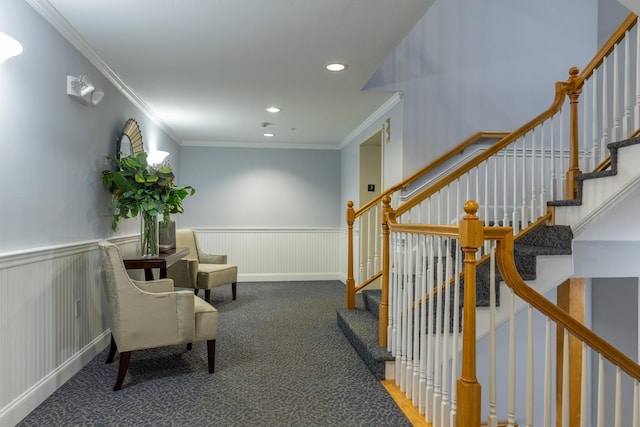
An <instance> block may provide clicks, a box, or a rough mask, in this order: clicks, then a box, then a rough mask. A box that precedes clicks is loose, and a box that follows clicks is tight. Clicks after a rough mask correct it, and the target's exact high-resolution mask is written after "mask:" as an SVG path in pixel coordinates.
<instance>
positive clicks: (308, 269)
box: [195, 228, 346, 281]
mask: <svg viewBox="0 0 640 427" xmlns="http://www.w3.org/2000/svg"><path fill="white" fill-rule="evenodd" d="M195 230H196V235H197V236H198V242H199V244H200V246H201V247H202V250H204V251H205V252H209V253H214V254H227V256H228V258H227V259H228V262H229V263H230V264H236V265H238V280H239V281H277V280H344V278H345V277H346V270H345V269H346V267H343V266H344V265H346V249H345V248H346V231H345V230H343V229H340V228H231V229H229V228H197V229H195Z"/></svg>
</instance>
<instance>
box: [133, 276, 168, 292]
mask: <svg viewBox="0 0 640 427" xmlns="http://www.w3.org/2000/svg"><path fill="white" fill-rule="evenodd" d="M132 281H133V283H135V285H136V286H137V287H139V288H140V289H142V290H143V291H145V292H151V293H154V294H157V293H159V292H173V280H171V279H158V280H148V281H144V280H133V279H132Z"/></svg>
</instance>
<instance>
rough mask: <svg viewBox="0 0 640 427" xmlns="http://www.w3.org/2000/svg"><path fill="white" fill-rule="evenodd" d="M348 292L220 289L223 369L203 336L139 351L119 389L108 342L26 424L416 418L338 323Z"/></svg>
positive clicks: (314, 286)
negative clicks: (212, 362) (210, 366)
mask: <svg viewBox="0 0 640 427" xmlns="http://www.w3.org/2000/svg"><path fill="white" fill-rule="evenodd" d="M344 301H345V288H344V285H342V283H340V282H338V281H327V282H322V281H318V282H285V283H271V282H264V283H238V299H237V300H236V301H232V300H231V289H229V287H228V286H225V287H222V288H218V289H215V290H214V291H213V292H212V303H213V304H214V305H215V306H216V308H217V309H218V310H219V312H220V326H219V330H218V339H217V343H216V347H217V348H216V372H215V373H213V374H208V373H207V363H206V347H205V344H204V343H196V344H194V345H193V349H192V350H191V351H187V350H186V346H174V347H166V348H160V349H151V350H145V351H138V352H134V353H133V356H132V358H131V365H130V367H129V372H128V374H127V377H126V378H125V382H124V385H123V388H122V390H120V391H118V392H114V391H112V387H113V383H114V381H115V378H116V371H117V366H118V364H117V360H116V362H114V363H112V364H110V365H105V363H104V361H105V358H106V350H105V351H103V352H102V353H101V354H99V355H98V356H97V357H96V358H95V359H94V360H92V361H91V362H90V363H89V364H88V365H87V366H86V367H85V368H84V369H82V371H80V372H79V373H78V374H77V375H75V376H74V377H73V378H72V379H70V380H69V381H68V382H67V383H66V384H64V385H63V386H62V387H61V388H60V389H59V390H57V391H56V392H55V393H54V394H53V395H51V396H50V397H49V398H48V399H47V400H46V401H45V402H43V403H42V405H40V406H39V407H38V408H36V409H35V410H34V411H33V412H32V413H31V414H29V416H27V417H26V418H25V419H24V420H23V421H22V423H21V424H19V425H21V426H410V425H411V424H410V423H409V422H408V420H407V419H406V418H405V417H404V415H403V414H402V412H401V411H400V410H399V409H398V408H397V406H396V405H395V403H394V402H393V400H392V399H391V398H390V397H389V395H388V394H387V393H386V391H385V390H384V388H383V387H382V385H381V384H380V383H379V382H378V380H376V378H375V377H374V376H373V374H372V373H371V372H370V371H369V370H368V369H367V367H366V366H365V365H364V363H363V362H362V360H361V359H360V358H359V356H358V355H357V354H356V353H355V351H354V349H353V347H352V346H351V345H350V344H349V343H348V342H347V340H346V338H345V337H344V335H343V334H342V332H341V331H340V330H339V329H338V326H337V322H336V309H337V308H338V307H343V306H344V304H345V302H344Z"/></svg>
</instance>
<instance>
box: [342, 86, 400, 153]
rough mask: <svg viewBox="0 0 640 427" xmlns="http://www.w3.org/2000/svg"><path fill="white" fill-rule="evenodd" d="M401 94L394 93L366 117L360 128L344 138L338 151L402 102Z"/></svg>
mask: <svg viewBox="0 0 640 427" xmlns="http://www.w3.org/2000/svg"><path fill="white" fill-rule="evenodd" d="M402 95H403V93H402V92H396V93H394V94H393V95H392V96H391V98H389V99H387V101H386V102H385V103H384V104H382V105H381V106H380V107H379V108H378V109H377V110H376V111H374V112H373V113H372V114H371V115H370V116H369V117H367V118H366V119H365V120H364V121H363V122H362V123H360V126H358V127H357V128H355V129H354V130H353V131H352V132H351V133H350V134H349V135H347V137H346V138H344V139H343V140H342V143H341V144H340V145H339V147H338V149H340V150H341V149H343V148H344V147H346V146H347V145H349V144H350V143H351V142H353V140H354V139H355V138H356V137H357V136H358V135H359V134H361V133H362V132H364V131H365V130H366V129H367V128H368V127H369V126H371V125H374V124H375V123H376V122H377V121H378V120H380V118H381V117H382V116H383V115H385V114H386V113H388V112H389V110H391V109H392V108H393V107H395V106H396V105H397V104H398V103H399V102H400V101H402Z"/></svg>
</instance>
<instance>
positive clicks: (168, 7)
mask: <svg viewBox="0 0 640 427" xmlns="http://www.w3.org/2000/svg"><path fill="white" fill-rule="evenodd" d="M27 1H28V2H29V4H31V5H32V6H33V7H34V9H36V10H37V11H38V12H40V14H42V15H43V16H44V17H45V18H46V19H47V20H48V21H49V22H50V23H51V24H52V25H53V26H54V27H55V28H57V29H58V30H59V31H60V32H61V33H62V34H63V35H64V36H65V37H67V38H68V39H69V40H70V41H71V42H72V43H73V44H74V45H75V46H76V47H78V48H79V49H80V50H81V51H82V52H83V53H84V54H85V55H86V56H87V57H88V58H89V59H90V60H91V61H92V63H94V65H97V66H98V68H99V69H101V70H102V71H103V73H105V75H107V77H109V78H110V79H111V80H112V81H114V82H116V83H117V85H120V86H123V91H125V92H126V93H127V92H128V93H130V94H131V96H132V99H134V100H137V102H138V103H139V104H140V105H143V106H144V107H145V109H146V110H147V111H148V114H149V115H150V116H152V117H154V118H155V119H156V120H157V121H158V122H159V123H160V124H161V125H162V126H164V127H165V129H166V130H167V131H168V132H169V133H170V135H172V136H173V137H174V138H177V140H178V142H179V143H184V144H203V145H247V144H249V145H253V146H256V145H259V146H265V147H288V146H290V147H301V148H319V147H333V148H338V147H339V146H340V145H341V144H342V143H343V142H344V141H345V139H346V138H348V137H349V135H350V134H352V132H353V131H354V130H356V129H357V128H358V126H360V125H361V124H363V122H365V120H366V119H367V118H368V117H370V116H371V115H372V114H373V113H375V112H376V110H378V109H379V108H380V107H381V106H382V105H383V104H384V103H385V102H386V101H388V100H389V99H390V98H391V96H392V94H390V93H384V92H379V91H362V90H361V89H362V87H363V86H364V85H365V83H366V82H367V81H368V80H369V78H370V77H371V76H372V74H373V73H374V72H375V71H376V70H377V68H378V67H379V66H380V65H381V64H382V63H383V61H384V60H385V59H386V58H387V57H388V55H389V54H390V53H391V52H392V51H393V49H394V48H395V47H396V46H397V44H398V43H399V42H400V41H401V40H402V39H403V38H404V36H405V35H406V34H407V33H408V32H409V31H410V30H411V28H412V27H413V26H414V25H415V24H416V23H417V22H418V21H419V20H420V18H421V17H422V16H423V15H424V14H425V12H426V10H427V8H428V7H429V6H430V5H431V4H432V3H433V1H434V0H268V1H267V0H91V1H86V0H48V1H47V0H27ZM330 62H345V63H347V64H348V66H349V68H348V69H347V70H346V71H343V72H340V73H334V74H332V73H330V72H328V71H326V70H325V69H324V65H326V64H327V63H330ZM84 73H86V70H78V74H84ZM270 105H277V106H279V107H281V108H282V112H280V113H277V114H273V113H268V112H266V111H265V108H266V107H267V106H270ZM98 108H99V107H98ZM263 122H270V123H273V125H270V126H268V130H270V131H272V132H273V133H275V137H273V138H268V139H267V138H265V137H264V136H262V134H263V131H264V129H263V127H262V125H261V123H263Z"/></svg>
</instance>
